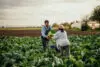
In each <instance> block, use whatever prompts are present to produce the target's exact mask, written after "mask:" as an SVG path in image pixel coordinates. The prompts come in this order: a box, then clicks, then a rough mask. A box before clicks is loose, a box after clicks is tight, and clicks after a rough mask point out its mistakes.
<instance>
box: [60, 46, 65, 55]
mask: <svg viewBox="0 0 100 67" xmlns="http://www.w3.org/2000/svg"><path fill="white" fill-rule="evenodd" d="M60 53H61V56H63V55H64V49H63V46H61V47H60Z"/></svg>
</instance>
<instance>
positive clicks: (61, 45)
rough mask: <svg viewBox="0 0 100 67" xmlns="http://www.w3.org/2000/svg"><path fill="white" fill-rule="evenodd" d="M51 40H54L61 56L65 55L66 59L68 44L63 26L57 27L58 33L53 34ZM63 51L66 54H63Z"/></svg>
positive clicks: (68, 53) (68, 49)
mask: <svg viewBox="0 0 100 67" xmlns="http://www.w3.org/2000/svg"><path fill="white" fill-rule="evenodd" d="M53 39H55V40H56V46H57V48H58V49H59V50H60V53H61V55H62V56H63V55H64V54H66V56H67V57H68V56H69V55H70V47H69V45H70V42H69V40H68V37H67V33H66V31H65V30H64V26H63V25H59V28H58V31H57V32H56V33H55V34H54V36H53ZM64 51H65V52H66V53H64Z"/></svg>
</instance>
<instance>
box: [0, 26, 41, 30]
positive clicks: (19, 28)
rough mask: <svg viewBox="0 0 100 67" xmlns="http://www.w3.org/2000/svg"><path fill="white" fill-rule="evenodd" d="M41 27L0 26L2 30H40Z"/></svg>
mask: <svg viewBox="0 0 100 67" xmlns="http://www.w3.org/2000/svg"><path fill="white" fill-rule="evenodd" d="M40 29H41V28H21V27H18V28H0V30H40Z"/></svg>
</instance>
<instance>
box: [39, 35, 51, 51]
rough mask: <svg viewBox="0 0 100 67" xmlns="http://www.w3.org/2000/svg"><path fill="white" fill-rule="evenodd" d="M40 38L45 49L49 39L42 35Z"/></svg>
mask: <svg viewBox="0 0 100 67" xmlns="http://www.w3.org/2000/svg"><path fill="white" fill-rule="evenodd" d="M41 39H42V45H43V50H44V51H45V50H46V48H47V46H48V43H49V40H48V39H46V38H44V37H42V36H41Z"/></svg>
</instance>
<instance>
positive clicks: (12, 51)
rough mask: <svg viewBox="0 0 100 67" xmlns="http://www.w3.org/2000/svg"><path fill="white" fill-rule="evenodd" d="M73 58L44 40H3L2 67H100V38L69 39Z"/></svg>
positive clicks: (89, 36)
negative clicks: (46, 45)
mask: <svg viewBox="0 0 100 67" xmlns="http://www.w3.org/2000/svg"><path fill="white" fill-rule="evenodd" d="M69 40H70V42H71V45H70V50H71V55H70V57H69V58H66V57H64V56H60V54H59V53H58V52H56V51H55V49H53V48H50V47H49V46H50V45H53V44H55V42H54V40H51V41H50V43H49V46H48V49H47V50H46V51H45V52H44V51H43V49H42V44H41V39H40V37H14V36H0V67H100V35H87V36H82V35H80V36H69Z"/></svg>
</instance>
